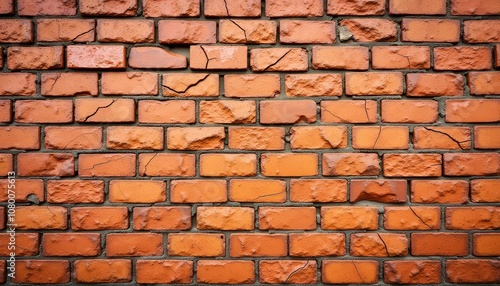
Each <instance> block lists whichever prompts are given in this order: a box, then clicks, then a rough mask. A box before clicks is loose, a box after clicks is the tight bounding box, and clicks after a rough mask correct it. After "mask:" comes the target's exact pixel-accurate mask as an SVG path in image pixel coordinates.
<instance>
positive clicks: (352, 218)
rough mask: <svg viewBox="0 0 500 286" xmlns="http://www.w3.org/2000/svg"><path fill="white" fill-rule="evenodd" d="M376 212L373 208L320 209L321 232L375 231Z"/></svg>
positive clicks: (376, 224) (342, 207)
mask: <svg viewBox="0 0 500 286" xmlns="http://www.w3.org/2000/svg"><path fill="white" fill-rule="evenodd" d="M377 228H378V211H377V208H375V207H345V206H338V207H321V229H323V230H351V229H352V230H354V229H356V230H360V229H364V230H376V229H377Z"/></svg>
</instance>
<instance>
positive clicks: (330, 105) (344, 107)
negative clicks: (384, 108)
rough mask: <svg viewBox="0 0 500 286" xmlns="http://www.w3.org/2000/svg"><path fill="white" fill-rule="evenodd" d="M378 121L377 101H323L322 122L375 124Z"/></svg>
mask: <svg viewBox="0 0 500 286" xmlns="http://www.w3.org/2000/svg"><path fill="white" fill-rule="evenodd" d="M377 120H378V112H377V102H376V101H375V100H356V101H347V100H338V101H325V100H323V101H321V122H335V123H375V122H377Z"/></svg>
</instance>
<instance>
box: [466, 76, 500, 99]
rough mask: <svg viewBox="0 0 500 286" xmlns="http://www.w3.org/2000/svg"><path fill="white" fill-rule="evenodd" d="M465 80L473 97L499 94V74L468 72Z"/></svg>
mask: <svg viewBox="0 0 500 286" xmlns="http://www.w3.org/2000/svg"><path fill="white" fill-rule="evenodd" d="M467 79H468V82H469V88H470V93H471V94H473V95H488V94H492V95H498V94H500V83H499V81H500V72H470V73H469V74H468V78H467Z"/></svg>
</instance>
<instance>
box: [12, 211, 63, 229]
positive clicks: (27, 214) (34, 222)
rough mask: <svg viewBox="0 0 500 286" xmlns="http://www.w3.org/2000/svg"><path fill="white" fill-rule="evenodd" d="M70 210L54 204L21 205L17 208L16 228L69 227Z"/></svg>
mask: <svg viewBox="0 0 500 286" xmlns="http://www.w3.org/2000/svg"><path fill="white" fill-rule="evenodd" d="M67 213H68V210H67V209H66V208H65V207H54V206H19V207H17V208H16V229H19V230H30V229H38V230H42V229H45V230H48V229H67V228H68V214H67Z"/></svg>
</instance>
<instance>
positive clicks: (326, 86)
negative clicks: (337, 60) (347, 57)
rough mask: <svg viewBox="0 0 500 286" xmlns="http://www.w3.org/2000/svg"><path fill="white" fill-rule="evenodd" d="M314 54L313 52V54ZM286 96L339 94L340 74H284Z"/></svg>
mask: <svg viewBox="0 0 500 286" xmlns="http://www.w3.org/2000/svg"><path fill="white" fill-rule="evenodd" d="M313 55H314V54H313ZM285 93H286V95H287V96H297V97H308V96H341V95H342V75H340V74H287V75H286V76H285Z"/></svg>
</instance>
